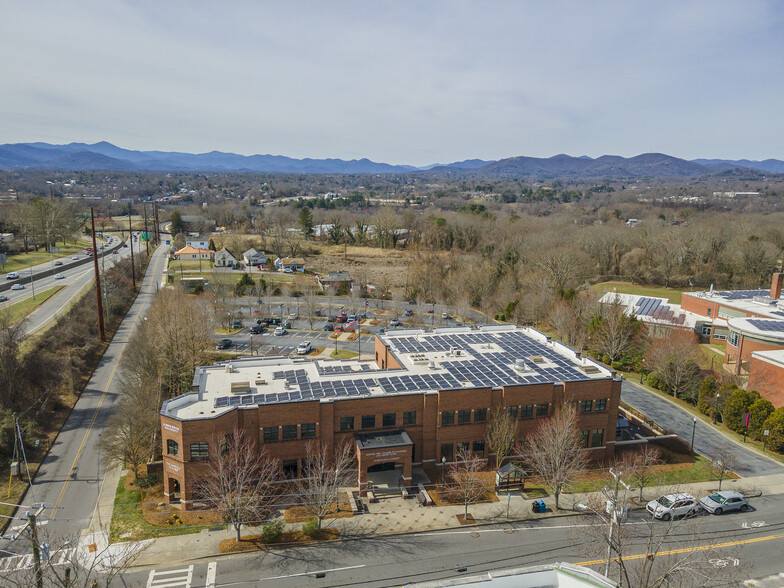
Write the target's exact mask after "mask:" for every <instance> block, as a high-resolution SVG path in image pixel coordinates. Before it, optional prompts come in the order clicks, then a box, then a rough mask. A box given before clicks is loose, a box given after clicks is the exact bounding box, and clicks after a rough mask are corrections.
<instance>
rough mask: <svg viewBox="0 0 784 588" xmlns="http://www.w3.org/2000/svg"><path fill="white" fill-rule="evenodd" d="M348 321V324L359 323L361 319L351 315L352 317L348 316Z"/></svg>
mask: <svg viewBox="0 0 784 588" xmlns="http://www.w3.org/2000/svg"><path fill="white" fill-rule="evenodd" d="M346 320H347V322H349V323H351V322H355V321H358V320H359V318H357V315H355V314H350V315H348V318H347V319H346Z"/></svg>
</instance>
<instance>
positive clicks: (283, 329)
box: [273, 327, 286, 337]
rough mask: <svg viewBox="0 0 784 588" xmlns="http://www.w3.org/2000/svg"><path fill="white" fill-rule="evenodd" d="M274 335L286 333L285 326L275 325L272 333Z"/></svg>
mask: <svg viewBox="0 0 784 588" xmlns="http://www.w3.org/2000/svg"><path fill="white" fill-rule="evenodd" d="M273 334H274V335H275V336H277V337H279V336H280V335H285V334H286V327H276V328H275V332H274V333H273Z"/></svg>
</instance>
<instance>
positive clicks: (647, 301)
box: [599, 292, 711, 329]
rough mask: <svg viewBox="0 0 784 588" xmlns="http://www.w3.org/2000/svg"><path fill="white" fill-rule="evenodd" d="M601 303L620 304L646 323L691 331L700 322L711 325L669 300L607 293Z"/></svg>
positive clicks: (626, 310) (702, 317)
mask: <svg viewBox="0 0 784 588" xmlns="http://www.w3.org/2000/svg"><path fill="white" fill-rule="evenodd" d="M599 302H601V303H603V304H613V303H617V304H620V305H622V306H623V307H624V311H625V312H626V314H628V315H632V314H634V315H635V316H636V317H637V318H638V319H640V320H641V321H642V322H644V323H650V324H656V325H665V326H672V327H684V328H690V329H694V328H695V327H696V325H697V323H698V322H699V323H707V324H710V323H711V319H710V318H706V317H704V316H700V315H698V314H696V313H694V312H689V311H687V310H683V309H682V308H681V306H680V304H673V303H671V302H670V301H669V299H667V298H658V297H655V296H643V295H640V294H622V293H620V292H606V293H605V294H604V296H602V297H601V298H600V299H599Z"/></svg>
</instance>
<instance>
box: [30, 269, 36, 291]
mask: <svg viewBox="0 0 784 588" xmlns="http://www.w3.org/2000/svg"><path fill="white" fill-rule="evenodd" d="M30 287H31V288H32V289H33V300H35V277H34V276H33V262H32V261H31V262H30Z"/></svg>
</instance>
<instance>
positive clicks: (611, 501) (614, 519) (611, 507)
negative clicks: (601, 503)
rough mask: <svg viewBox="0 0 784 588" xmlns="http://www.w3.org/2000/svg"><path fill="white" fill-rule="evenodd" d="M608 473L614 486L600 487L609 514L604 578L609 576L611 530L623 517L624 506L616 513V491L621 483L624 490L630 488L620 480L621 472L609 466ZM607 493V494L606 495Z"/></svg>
mask: <svg viewBox="0 0 784 588" xmlns="http://www.w3.org/2000/svg"><path fill="white" fill-rule="evenodd" d="M610 475H611V476H612V477H613V478H615V488H614V489H611V490H609V491H607V487H606V486H605V487H604V488H602V493H603V494H604V495H605V496H606V497H607V498H608V500H607V511H608V513H607V514H609V515H610V533H609V536H608V538H607V564H606V565H605V567H604V576H605V578H609V577H610V559H611V556H612V546H613V531H614V527H615V525H616V524H618V525H620V524H621V523H622V522H623V521H624V519H625V507H623V506H622V507H621V508H620V510H621V513H620V516H619V514H618V510H619V509H618V492H620V489H621V485H623V486H624V487H625V488H626V490H627V491H628V490H630V489H631V488H630V486H629V485H628V484H627V483H626V482H624V481H623V480H621V476H622V475H623V472H616V471H614V470H613V468H610ZM608 494H609V496H607V495H608Z"/></svg>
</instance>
